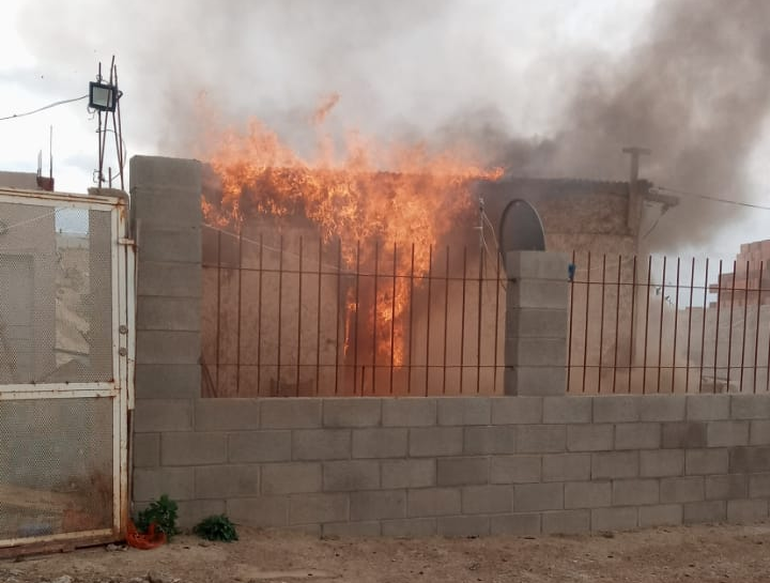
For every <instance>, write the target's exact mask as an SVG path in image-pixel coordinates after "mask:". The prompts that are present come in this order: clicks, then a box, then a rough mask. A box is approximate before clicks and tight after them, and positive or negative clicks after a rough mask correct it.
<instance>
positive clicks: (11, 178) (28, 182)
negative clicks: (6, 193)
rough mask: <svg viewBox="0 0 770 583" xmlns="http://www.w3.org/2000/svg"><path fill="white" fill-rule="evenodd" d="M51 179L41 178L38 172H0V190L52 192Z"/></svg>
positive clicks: (52, 182)
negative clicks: (15, 189)
mask: <svg viewBox="0 0 770 583" xmlns="http://www.w3.org/2000/svg"><path fill="white" fill-rule="evenodd" d="M53 186H54V179H53V177H46V176H43V175H42V174H41V173H40V172H37V173H35V172H7V171H0V188H19V189H23V190H46V191H48V192H52V191H53Z"/></svg>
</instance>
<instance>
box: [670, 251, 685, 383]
mask: <svg viewBox="0 0 770 583" xmlns="http://www.w3.org/2000/svg"><path fill="white" fill-rule="evenodd" d="M681 265H682V258H681V257H677V258H676V299H675V300H674V348H673V351H672V352H673V355H672V359H673V360H672V361H671V392H672V393H673V392H674V377H675V376H676V337H677V334H678V333H679V274H680V269H681ZM684 392H685V393H686V392H687V386H686V385H685V388H684Z"/></svg>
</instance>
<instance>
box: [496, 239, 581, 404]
mask: <svg viewBox="0 0 770 583" xmlns="http://www.w3.org/2000/svg"><path fill="white" fill-rule="evenodd" d="M568 266H569V257H568V256H567V254H565V253H547V252H543V251H516V252H510V253H508V254H507V255H506V257H505V269H506V273H507V277H508V285H507V291H506V296H507V303H506V330H505V394H506V395H563V394H564V393H565V390H566V373H567V371H566V365H567V323H568V317H569V282H568Z"/></svg>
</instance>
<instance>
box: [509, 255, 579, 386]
mask: <svg viewBox="0 0 770 583" xmlns="http://www.w3.org/2000/svg"><path fill="white" fill-rule="evenodd" d="M572 269H573V272H572V277H571V278H570V282H569V332H568V334H567V392H569V387H570V380H571V377H572V322H573V321H574V319H575V313H574V309H573V308H574V302H575V272H576V271H577V267H576V265H575V250H574V249H573V250H572ZM497 272H498V273H497V279H498V281H500V254H499V253H498V254H497ZM497 295H498V296H499V295H500V293H499V292H498V294H497ZM506 299H507V298H506ZM505 309H506V311H508V306H507V305H506V308H505ZM506 318H507V316H506ZM498 319H499V314H498ZM495 338H497V337H495ZM495 354H497V350H495ZM495 372H497V371H495ZM495 378H497V377H495Z"/></svg>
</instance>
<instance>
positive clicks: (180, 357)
mask: <svg viewBox="0 0 770 583" xmlns="http://www.w3.org/2000/svg"><path fill="white" fill-rule="evenodd" d="M200 355H201V337H200V332H184V331H164V330H138V331H137V332H136V361H137V362H140V363H142V364H196V363H197V362H198V359H199V358H200Z"/></svg>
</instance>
